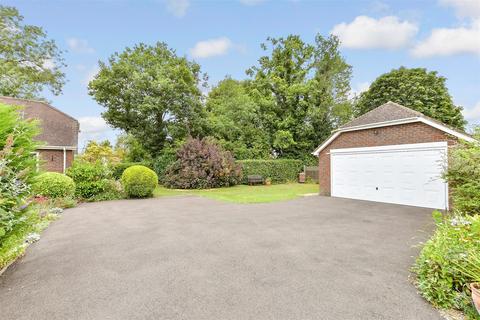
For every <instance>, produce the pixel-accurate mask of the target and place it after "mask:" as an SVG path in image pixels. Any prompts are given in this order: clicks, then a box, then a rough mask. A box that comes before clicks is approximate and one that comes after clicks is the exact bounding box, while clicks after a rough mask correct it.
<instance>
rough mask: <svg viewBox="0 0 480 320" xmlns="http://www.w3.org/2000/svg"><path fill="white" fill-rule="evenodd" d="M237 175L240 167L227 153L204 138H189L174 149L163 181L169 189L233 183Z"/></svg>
mask: <svg viewBox="0 0 480 320" xmlns="http://www.w3.org/2000/svg"><path fill="white" fill-rule="evenodd" d="M240 177H241V167H240V166H239V165H237V164H236V163H235V160H234V159H233V156H232V154H231V153H230V152H228V151H225V150H223V149H222V148H221V147H220V146H218V145H217V144H216V143H215V142H214V141H212V140H209V139H206V138H205V139H189V140H188V141H187V142H186V143H185V144H184V145H183V146H182V147H181V148H180V149H179V150H178V151H177V160H176V161H175V162H174V163H173V164H172V165H170V166H169V167H168V168H167V171H166V173H165V178H164V181H163V182H164V184H165V186H167V187H170V188H180V189H205V188H217V187H227V186H233V185H235V184H237V183H238V181H239V180H240Z"/></svg>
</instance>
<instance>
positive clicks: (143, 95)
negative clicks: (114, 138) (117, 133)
mask: <svg viewBox="0 0 480 320" xmlns="http://www.w3.org/2000/svg"><path fill="white" fill-rule="evenodd" d="M203 80H204V78H203V77H202V73H201V71H200V66H199V65H198V64H197V63H195V62H191V61H189V60H187V59H186V58H185V57H178V56H177V55H176V53H175V51H173V50H171V49H169V48H168V47H167V45H166V44H165V43H160V42H159V43H156V44H155V45H153V46H148V45H146V44H143V43H141V44H139V45H136V46H134V47H133V48H126V49H125V50H124V51H123V52H122V53H115V54H113V55H112V56H111V57H110V58H109V59H108V62H107V63H103V62H100V71H99V72H98V74H97V75H96V76H95V78H94V80H92V81H91V82H90V83H89V85H88V87H89V93H90V95H92V96H93V98H94V99H95V100H96V101H97V102H98V103H99V104H100V105H101V106H103V107H104V108H105V112H103V113H102V116H103V118H104V119H105V120H106V121H107V123H108V124H110V125H111V126H113V127H115V128H119V129H123V130H124V131H125V132H127V133H129V134H131V135H133V136H134V137H135V138H136V139H137V140H138V141H140V142H141V143H142V145H143V146H144V147H145V149H146V150H147V151H148V152H149V153H150V154H151V155H152V156H155V155H158V154H159V153H160V151H161V150H162V149H163V148H164V146H165V144H166V143H168V142H170V141H175V140H177V139H184V138H185V137H187V136H198V135H201V134H202V132H203V128H204V127H205V114H204V113H205V110H204V107H203V104H202V101H201V99H202V93H201V91H200V89H199V87H200V86H201V85H202V84H203Z"/></svg>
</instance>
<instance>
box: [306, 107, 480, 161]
mask: <svg viewBox="0 0 480 320" xmlns="http://www.w3.org/2000/svg"><path fill="white" fill-rule="evenodd" d="M412 122H422V123H425V124H427V125H429V126H432V127H434V128H437V129H439V130H441V131H443V132H445V133H448V134H450V135H452V136H455V137H457V138H459V139H462V140H466V141H469V142H473V141H475V139H473V138H472V137H471V136H469V135H468V134H466V133H464V132H461V131H458V130H456V129H453V128H450V127H448V126H447V125H445V124H443V123H441V122H439V121H437V120H434V119H432V118H430V117H427V116H425V115H424V114H423V113H421V112H418V111H415V110H412V109H410V108H407V107H404V106H402V105H400V104H398V103H395V102H391V101H389V102H387V103H384V104H382V105H381V106H379V107H377V108H375V109H373V110H370V111H369V112H367V113H365V114H363V115H361V116H359V117H357V118H355V119H353V120H352V121H350V122H348V123H346V124H345V125H343V126H341V127H340V128H338V129H337V130H335V131H333V133H332V135H331V136H330V137H329V138H328V139H327V140H326V141H325V142H324V143H323V144H321V145H320V146H319V147H318V148H317V149H315V151H314V152H312V154H313V155H316V156H318V154H319V153H320V151H322V150H323V149H324V148H325V147H326V146H328V145H329V144H330V142H332V141H333V140H335V138H336V137H338V136H339V135H340V134H341V133H342V132H347V131H357V130H364V129H370V128H379V127H386V126H393V125H399V124H406V123H412Z"/></svg>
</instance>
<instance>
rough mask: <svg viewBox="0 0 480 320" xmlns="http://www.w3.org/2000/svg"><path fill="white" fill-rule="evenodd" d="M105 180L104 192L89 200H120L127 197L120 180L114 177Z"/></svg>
mask: <svg viewBox="0 0 480 320" xmlns="http://www.w3.org/2000/svg"><path fill="white" fill-rule="evenodd" d="M102 181H103V184H104V185H103V192H101V193H98V194H96V195H94V196H93V197H91V198H90V199H88V201H92V202H93V201H106V200H118V199H123V198H125V194H124V192H123V188H122V185H121V184H120V182H118V181H116V180H113V179H110V180H108V179H105V180H102Z"/></svg>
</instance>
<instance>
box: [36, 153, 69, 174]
mask: <svg viewBox="0 0 480 320" xmlns="http://www.w3.org/2000/svg"><path fill="white" fill-rule="evenodd" d="M38 152H39V157H40V170H42V171H52V172H60V173H63V150H38ZM66 153H67V161H66V164H67V166H66V167H67V168H68V167H70V166H71V165H72V162H73V156H74V155H73V151H72V150H67V151H66Z"/></svg>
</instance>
